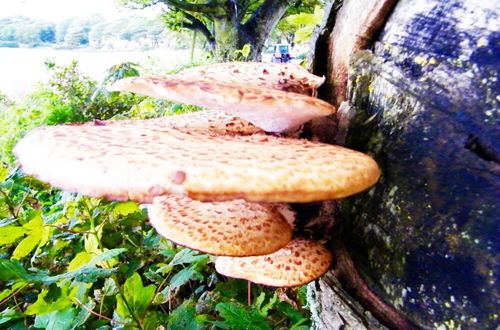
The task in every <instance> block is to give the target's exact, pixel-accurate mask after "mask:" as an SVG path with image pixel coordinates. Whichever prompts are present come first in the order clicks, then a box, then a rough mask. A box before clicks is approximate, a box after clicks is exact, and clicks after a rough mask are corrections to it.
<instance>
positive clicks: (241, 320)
mask: <svg viewBox="0 0 500 330" xmlns="http://www.w3.org/2000/svg"><path fill="white" fill-rule="evenodd" d="M215 309H216V310H217V311H218V312H219V314H220V316H221V317H222V318H224V322H223V323H224V324H225V325H227V326H228V327H229V328H230V329H235V330H238V329H241V330H244V329H249V330H251V329H255V330H260V329H271V327H270V325H269V323H268V322H267V321H266V319H265V318H264V317H263V316H262V315H260V314H259V313H258V312H257V311H255V310H254V309H249V308H245V307H243V306H241V305H237V304H235V303H223V302H221V303H218V304H217V305H216V306H215Z"/></svg>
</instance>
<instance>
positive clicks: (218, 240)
mask: <svg viewBox="0 0 500 330" xmlns="http://www.w3.org/2000/svg"><path fill="white" fill-rule="evenodd" d="M148 211H149V212H148V213H149V219H150V222H151V224H152V225H153V227H155V229H156V231H158V233H159V234H160V235H162V236H164V237H165V238H167V239H169V240H171V241H173V242H175V243H177V244H180V245H183V246H186V247H188V248H190V249H194V250H198V251H202V252H205V253H210V254H213V255H224V256H235V257H243V256H256V255H263V254H269V253H273V252H275V251H277V250H279V249H280V248H282V247H284V246H285V245H286V244H287V243H288V242H289V241H290V240H291V239H292V227H290V225H289V224H288V223H287V222H286V221H285V220H284V219H283V217H282V216H281V215H280V213H279V212H278V211H277V210H276V208H275V207H274V206H273V205H271V204H259V203H252V202H247V201H244V200H241V199H237V200H232V201H227V202H206V203H204V202H199V201H195V200H192V199H190V198H188V197H183V196H174V195H169V196H161V197H156V198H155V199H154V201H153V204H151V205H150V206H149V207H148Z"/></svg>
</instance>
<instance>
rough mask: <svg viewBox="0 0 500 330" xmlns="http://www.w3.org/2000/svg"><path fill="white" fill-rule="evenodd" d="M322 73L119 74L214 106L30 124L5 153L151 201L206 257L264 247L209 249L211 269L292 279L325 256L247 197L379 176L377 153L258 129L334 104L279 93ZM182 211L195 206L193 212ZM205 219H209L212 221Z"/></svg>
mask: <svg viewBox="0 0 500 330" xmlns="http://www.w3.org/2000/svg"><path fill="white" fill-rule="evenodd" d="M200 70H201V71H200ZM228 72H229V73H228ZM231 72H232V73H231ZM252 72H256V73H255V74H254V75H253V74H252ZM200 75H201V76H200ZM233 76H234V77H233ZM252 76H253V78H252ZM268 76H269V77H268ZM238 77H239V78H238ZM252 79H254V80H252ZM321 82H322V78H320V77H315V76H312V75H308V74H306V73H305V72H303V70H302V69H299V68H296V67H292V66H290V65H289V64H287V65H286V66H281V65H269V64H266V65H264V67H262V66H261V64H255V63H253V64H245V63H238V64H218V65H212V66H207V67H204V68H201V69H200V68H198V69H190V70H187V71H186V72H184V73H183V74H180V75H171V76H168V77H162V78H155V77H150V78H140V77H133V78H126V79H122V80H120V81H118V82H116V83H115V84H114V85H113V86H111V89H112V90H121V91H124V90H127V91H133V92H141V93H144V94H147V95H152V96H155V97H161V98H169V99H172V100H176V101H181V102H186V103H191V104H196V105H201V106H207V107H210V108H215V109H218V110H222V111H224V112H221V111H217V110H207V111H203V112H196V113H190V114H184V115H176V116H171V117H166V118H159V119H151V120H142V121H138V120H124V121H99V122H94V123H87V124H83V125H60V126H49V127H39V128H37V129H35V130H33V131H31V132H30V133H28V134H27V135H26V136H25V137H24V138H23V139H22V140H21V141H20V142H19V143H18V145H17V146H16V147H15V149H14V154H15V155H16V156H17V158H18V160H19V162H20V164H21V166H22V169H23V171H24V172H25V173H26V174H28V175H33V176H36V177H37V178H39V179H41V180H44V181H47V182H49V183H50V184H52V185H54V186H56V187H59V188H62V189H66V190H69V191H73V192H79V193H82V194H85V195H89V196H93V197H105V198H109V199H112V200H120V201H122V200H134V201H137V202H140V203H151V202H153V205H151V206H150V207H149V210H150V214H151V223H152V224H153V225H154V226H155V228H156V229H157V230H158V231H159V232H160V234H162V235H164V236H166V237H167V238H169V239H171V240H173V241H175V242H177V243H178V244H181V245H185V246H189V247H191V248H193V249H196V250H201V251H204V252H209V253H212V254H216V255H234V256H249V255H261V254H265V255H264V256H260V257H242V258H230V257H220V258H219V259H218V260H217V264H216V267H217V270H218V271H219V272H220V273H222V274H226V275H228V276H233V277H238V278H245V279H249V280H251V281H254V282H256V283H262V284H266V285H271V286H296V285H301V284H304V283H307V282H309V281H312V280H314V279H315V278H317V277H319V276H320V275H322V274H323V273H324V272H326V271H327V269H328V268H329V266H330V263H331V255H330V253H329V252H328V251H327V250H326V249H325V248H324V247H323V246H321V244H319V243H317V242H314V241H310V240H304V239H295V240H293V241H291V242H289V240H290V239H291V231H292V229H291V226H290V225H289V224H288V223H287V222H286V221H285V219H284V216H282V215H280V214H279V213H280V212H281V213H283V214H289V213H290V212H282V211H280V210H279V209H280V208H279V207H278V206H270V205H260V204H256V203H252V202H266V203H269V202H311V201H321V200H327V199H337V198H343V197H346V196H349V195H352V194H356V193H358V192H361V191H363V190H365V189H367V188H368V187H370V186H372V185H373V184H375V182H376V181H377V180H378V178H379V176H380V170H379V168H378V165H377V164H376V162H375V161H374V160H373V159H372V158H371V157H369V156H367V155H364V154H362V153H360V152H357V151H353V150H349V149H346V148H343V147H339V146H334V145H328V144H324V143H319V142H311V141H307V140H303V139H293V138H286V137H277V136H271V135H266V134H265V133H264V132H263V131H262V130H261V129H260V128H259V127H261V128H262V129H264V130H266V131H271V132H281V131H285V130H288V129H291V128H294V127H296V126H298V125H300V124H302V123H304V122H306V121H308V120H310V119H312V118H316V117H321V116H326V115H329V114H332V113H334V110H335V109H334V108H333V106H331V105H330V104H328V103H326V102H324V101H321V100H318V99H315V98H313V97H310V96H308V95H303V94H298V93H293V92H289V91H290V90H293V91H295V92H302V93H305V94H312V93H313V92H314V90H315V88H316V87H317V86H319V85H320V84H321ZM241 85H245V86H241ZM287 91H288V92H287ZM227 113H229V114H227ZM235 116H237V117H238V118H237V117H235ZM240 118H243V119H240ZM250 122H251V123H253V124H251V123H250ZM254 124H255V125H254ZM256 126H258V127H256ZM47 154H49V155H51V157H46V155H47ZM169 194H180V195H185V196H187V197H185V196H183V197H175V196H168V195H169ZM188 197H189V198H192V199H197V200H200V201H209V202H210V203H202V202H200V201H194V200H190V199H189V198H188ZM241 199H244V200H246V201H243V200H241ZM221 201H224V202H221ZM226 201H227V202H226ZM179 208H180V209H179ZM188 209H189V211H190V212H191V213H192V214H196V216H194V217H193V219H190V216H188V213H187V210H188ZM184 211H186V213H185V214H186V215H184V213H183V212H184ZM204 217H211V218H214V219H210V222H212V227H210V222H206V220H203V218H204ZM236 219H238V221H236V223H235V221H234V220H236ZM271 219H273V220H271ZM197 220H199V221H197ZM247 220H248V221H247ZM249 220H251V221H249ZM216 222H219V223H218V225H219V227H217V228H216V227H215V226H214V224H217V223H216ZM261 230H263V231H261ZM213 234H215V236H214V235H213ZM216 236H217V237H216ZM217 241H218V242H217ZM287 242H289V243H288V244H287ZM214 243H217V244H214ZM285 245H286V246H285ZM283 246H285V247H283ZM280 248H281V249H280ZM278 249H280V250H278ZM276 250H278V251H276ZM273 251H276V252H273ZM269 253H271V254H269ZM302 257H304V258H302ZM252 258H253V259H252ZM250 265H252V266H253V268H252V267H251V266H250ZM255 266H257V267H255ZM235 267H236V268H238V267H241V269H239V270H238V269H236V270H234V268H235ZM248 267H249V268H248ZM259 267H260V268H259ZM259 274H260V275H259ZM285 278H286V279H285Z"/></svg>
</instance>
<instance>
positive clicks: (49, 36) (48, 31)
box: [39, 23, 56, 43]
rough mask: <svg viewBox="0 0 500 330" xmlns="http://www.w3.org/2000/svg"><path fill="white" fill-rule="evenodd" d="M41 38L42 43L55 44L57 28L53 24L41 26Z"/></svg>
mask: <svg viewBox="0 0 500 330" xmlns="http://www.w3.org/2000/svg"><path fill="white" fill-rule="evenodd" d="M39 38H40V41H42V42H49V43H55V42H56V26H55V25H54V24H51V23H45V24H42V25H40V29H39Z"/></svg>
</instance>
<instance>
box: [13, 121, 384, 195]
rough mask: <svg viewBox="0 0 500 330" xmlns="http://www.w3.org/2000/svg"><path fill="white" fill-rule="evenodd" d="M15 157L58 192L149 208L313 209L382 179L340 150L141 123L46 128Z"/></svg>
mask: <svg viewBox="0 0 500 330" xmlns="http://www.w3.org/2000/svg"><path fill="white" fill-rule="evenodd" d="M14 154H15V155H16V156H17V158H18V160H19V162H20V164H21V166H22V169H23V171H24V172H25V173H26V174H28V175H33V176H35V177H37V178H39V179H41V180H44V181H47V182H49V183H50V184H52V185H54V186H56V187H59V188H62V189H66V190H69V191H74V192H79V193H82V194H86V195H90V196H94V197H107V198H110V199H114V200H128V199H131V200H135V201H138V202H142V203H149V202H151V201H152V198H153V197H155V196H159V195H165V194H168V193H182V194H187V195H188V196H190V197H191V198H194V199H200V200H229V199H236V198H244V199H247V200H252V201H268V202H310V201H318V200H325V199H335V198H341V197H345V196H348V195H351V194H355V193H357V192H360V191H362V190H364V189H366V188H368V187H370V186H371V185H373V184H374V183H375V182H376V181H377V180H378V177H379V175H380V172H379V168H378V166H377V164H376V163H375V161H374V160H373V159H372V158H370V157H369V156H367V155H364V154H362V153H359V152H356V151H352V150H349V149H346V148H342V147H339V146H332V145H328V144H322V143H314V142H310V141H307V140H300V139H290V138H279V137H273V136H266V135H262V134H254V135H250V136H239V135H236V136H221V135H213V134H206V133H205V134H202V133H191V132H186V131H184V130H181V129H178V128H171V127H158V128H153V127H149V126H148V127H144V126H142V125H137V126H135V125H133V124H129V125H104V126H102V125H100V124H99V125H81V126H70V125H62V126H48V127H39V128H37V129H35V130H33V131H31V132H30V133H28V134H27V135H26V136H25V137H24V138H23V139H22V140H21V141H20V142H19V143H18V145H17V146H16V147H15V149H14Z"/></svg>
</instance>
